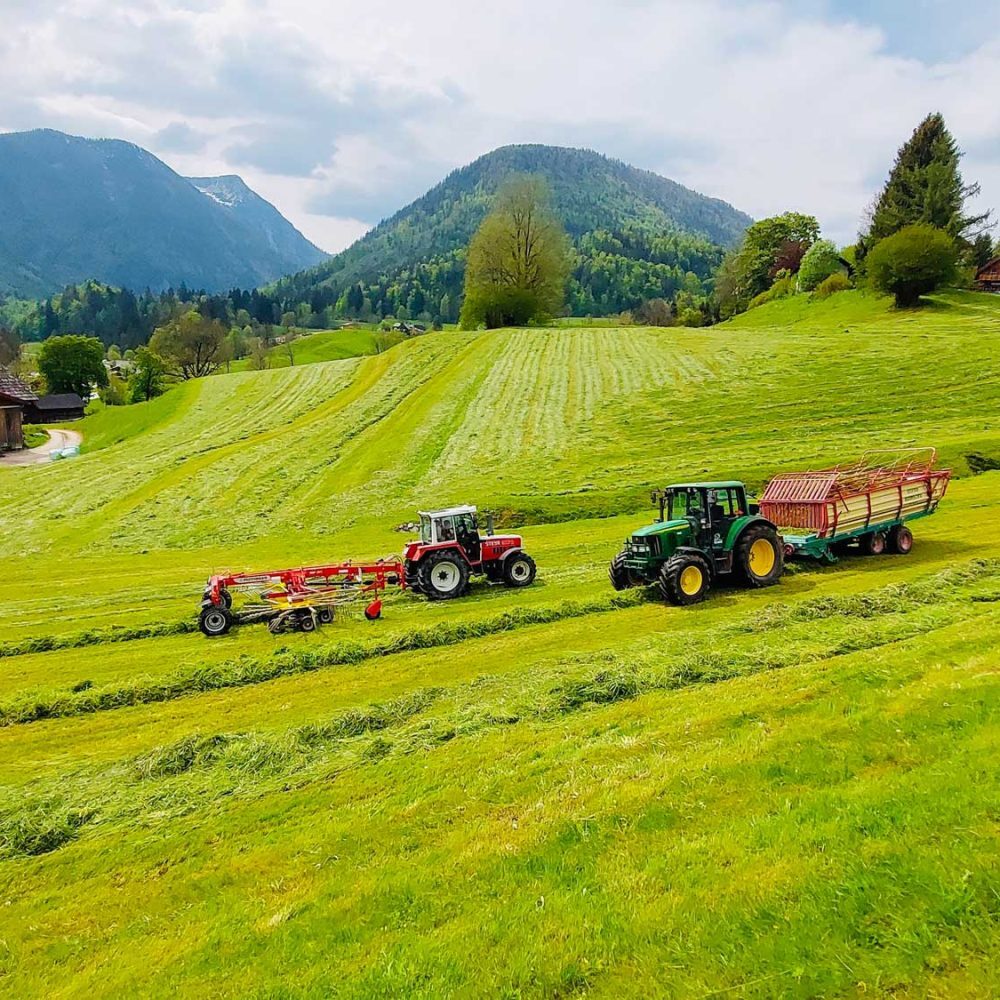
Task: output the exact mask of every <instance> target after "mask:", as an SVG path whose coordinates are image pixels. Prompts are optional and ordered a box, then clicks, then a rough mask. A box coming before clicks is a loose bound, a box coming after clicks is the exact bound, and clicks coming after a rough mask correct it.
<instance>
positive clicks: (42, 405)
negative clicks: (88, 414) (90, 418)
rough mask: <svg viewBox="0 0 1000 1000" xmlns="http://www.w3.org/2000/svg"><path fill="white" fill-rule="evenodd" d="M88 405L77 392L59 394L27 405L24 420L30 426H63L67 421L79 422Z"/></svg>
mask: <svg viewBox="0 0 1000 1000" xmlns="http://www.w3.org/2000/svg"><path fill="white" fill-rule="evenodd" d="M86 405H87V404H86V403H85V402H84V401H83V399H82V398H81V397H80V396H78V395H77V394H76V393H75V392H59V393H56V394H55V395H52V396H42V397H41V399H36V400H35V401H34V402H33V403H27V404H26V405H25V407H24V419H25V420H26V421H27V422H28V423H29V424H61V423H64V422H65V421H67V420H79V419H80V418H81V417H82V416H83V410H84V407H85V406H86Z"/></svg>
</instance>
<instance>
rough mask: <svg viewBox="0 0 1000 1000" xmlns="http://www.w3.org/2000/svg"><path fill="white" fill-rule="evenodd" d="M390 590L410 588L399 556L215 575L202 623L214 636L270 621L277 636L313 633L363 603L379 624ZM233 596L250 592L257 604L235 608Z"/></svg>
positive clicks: (205, 598)
mask: <svg viewBox="0 0 1000 1000" xmlns="http://www.w3.org/2000/svg"><path fill="white" fill-rule="evenodd" d="M389 587H396V588H398V589H399V590H405V589H406V579H405V576H404V573H403V564H402V562H401V561H400V560H399V559H396V558H391V559H379V560H377V561H376V562H371V563H355V562H351V561H348V562H343V563H330V564H328V565H324V566H304V567H299V568H296V569H280V570H268V571H266V572H262V573H225V574H216V575H214V576H212V577H210V578H209V580H208V584H207V585H206V587H205V592H204V594H203V595H202V602H201V615H200V616H199V619H198V625H199V627H200V628H201V631H202V632H203V633H204V634H205V635H207V636H210V637H214V636H219V635H225V634H226V633H227V632H228V631H229V630H230V629H231V628H232V627H233V626H234V625H249V624H252V623H255V622H266V623H267V627H268V630H269V631H270V632H272V633H274V634H278V633H281V632H312V631H314V630H315V629H316V627H317V626H318V625H320V624H329V623H330V622H332V621H333V620H334V616H335V614H336V610H337V609H338V608H341V607H344V606H345V605H348V604H353V603H356V602H361V601H364V600H367V601H368V603H367V605H366V607H365V617H366V618H367V619H368V620H369V621H374V620H375V619H377V618H379V617H381V614H382V595H383V594H384V593H385V591H386V590H387V589H388V588H389ZM234 593H242V594H251V595H253V596H254V598H255V600H252V601H249V602H247V603H246V604H243V605H241V606H240V607H238V608H234V605H233V594H234Z"/></svg>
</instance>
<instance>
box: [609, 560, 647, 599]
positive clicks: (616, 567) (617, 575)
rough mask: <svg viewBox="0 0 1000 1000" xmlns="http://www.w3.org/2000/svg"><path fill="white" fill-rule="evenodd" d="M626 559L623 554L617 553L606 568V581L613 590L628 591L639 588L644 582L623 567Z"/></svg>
mask: <svg viewBox="0 0 1000 1000" xmlns="http://www.w3.org/2000/svg"><path fill="white" fill-rule="evenodd" d="M626 558H627V557H626V555H625V553H624V552H619V553H618V555H616V556H615V557H614V559H612V560H611V564H610V565H609V566H608V579H609V580H610V581H611V586H612V587H614V588H615V590H628V588H629V587H641V586H642V585H643V584H644V583H645V582H646V581H645V580H643V578H642V577H641V576H638V575H637V574H635V573H633V572H632V570H630V569H629V568H628V567H627V566H626V565H625V559H626Z"/></svg>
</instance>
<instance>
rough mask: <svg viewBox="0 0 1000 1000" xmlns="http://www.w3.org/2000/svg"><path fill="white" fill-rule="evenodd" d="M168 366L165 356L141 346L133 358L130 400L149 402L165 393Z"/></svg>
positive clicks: (133, 401) (129, 381) (130, 377)
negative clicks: (162, 356)
mask: <svg viewBox="0 0 1000 1000" xmlns="http://www.w3.org/2000/svg"><path fill="white" fill-rule="evenodd" d="M166 375H167V366H166V363H165V362H164V360H163V358H161V357H160V356H159V355H158V354H156V353H154V352H153V351H151V350H150V349H149V348H148V347H139V348H137V349H136V351H135V355H134V358H133V368H132V374H131V375H129V379H128V389H129V401H130V402H132V403H142V402H149V400H151V399H153V398H154V397H155V396H159V395H161V394H162V393H163V390H164V388H165V386H166Z"/></svg>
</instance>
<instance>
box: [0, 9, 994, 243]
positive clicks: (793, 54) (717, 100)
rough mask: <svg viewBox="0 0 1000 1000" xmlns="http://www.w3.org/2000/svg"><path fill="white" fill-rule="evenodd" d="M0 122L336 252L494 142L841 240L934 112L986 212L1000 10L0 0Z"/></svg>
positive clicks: (990, 200)
mask: <svg viewBox="0 0 1000 1000" xmlns="http://www.w3.org/2000/svg"><path fill="white" fill-rule="evenodd" d="M0 13H2V14H3V18H2V21H0V24H2V30H0V131H12V130H21V129H29V128H39V127H50V128H57V129H61V130H63V131H67V132H72V133H75V134H78V135H86V136H110V137H116V138H122V139H129V140H131V141H133V142H136V143H138V144H140V145H142V146H145V147H146V148H148V149H150V150H152V151H153V152H154V153H156V154H157V155H158V156H160V157H161V158H162V159H164V160H165V161H166V162H167V163H169V164H170V165H171V166H172V167H173V168H174V169H176V170H178V171H180V172H181V173H184V174H189V175H209V174H221V173H238V174H240V175H241V176H242V177H243V178H244V179H245V180H246V181H247V182H248V183H249V184H250V185H251V186H252V187H253V188H254V189H255V190H257V191H258V192H259V193H261V194H262V195H263V196H264V197H266V198H267V199H268V200H270V201H272V202H273V203H274V204H275V205H277V206H278V208H280V209H281V211H282V212H284V213H285V214H286V215H287V216H288V217H289V218H290V219H291V220H292V221H293V222H294V223H295V224H296V225H297V226H298V227H299V228H300V229H301V230H302V231H303V232H304V233H305V234H306V235H307V236H309V237H310V238H311V239H312V240H313V241H314V242H316V243H317V244H319V245H320V246H322V247H323V248H324V249H327V250H331V251H332V250H338V249H340V248H342V247H343V246H345V245H347V244H348V243H349V242H351V241H352V240H353V239H355V238H356V237H357V236H359V235H360V234H361V233H362V232H364V231H365V230H366V229H367V228H369V226H371V225H372V224H374V223H375V222H377V221H378V220H379V219H380V218H382V217H384V216H386V215H389V214H391V213H392V212H394V211H395V210H396V209H397V208H399V207H401V206H402V205H404V204H405V203H407V202H408V201H411V200H412V199H413V198H415V197H417V196H419V195H420V194H422V193H423V192H424V191H425V190H426V189H427V188H428V187H430V186H431V185H432V184H434V183H435V182H436V181H438V180H440V179H441V178H442V177H443V176H444V175H445V174H446V173H447V172H448V171H449V170H451V169H452V168H454V167H456V166H460V165H462V164H464V163H466V162H468V161H470V160H472V159H474V158H475V157H476V156H478V155H480V154H482V153H484V152H487V151H489V150H490V149H493V148H494V147H496V146H499V145H503V144H505V143H512V142H546V143H557V144H562V145H572V146H586V147H590V148H592V149H596V150H599V151H600V152H603V153H607V154H609V155H612V156H615V157H619V158H621V159H623V160H627V161H628V162H630V163H633V164H635V165H637V166H641V167H646V168H648V169H651V170H655V171H657V172H658V173H661V174H664V175H666V176H668V177H672V178H674V179H675V180H679V181H680V182H682V183H684V184H687V185H688V186H690V187H693V188H695V189H696V190H699V191H702V192H704V193H707V194H711V195H715V196H718V197H721V198H724V199H726V200H727V201H729V202H731V203H732V204H734V205H736V206H737V207H738V208H741V209H743V210H745V211H747V212H749V213H750V214H751V215H754V216H756V217H760V216H763V215H768V214H771V213H774V212H778V211H783V210H786V209H797V210H801V211H806V212H811V213H813V214H816V215H818V216H819V218H820V221H821V222H822V224H823V226H824V229H825V230H826V232H827V234H828V235H830V236H832V237H833V238H835V239H838V240H840V241H842V242H847V241H850V240H852V239H853V237H854V234H855V232H856V230H857V226H858V222H859V218H860V216H861V213H862V211H863V209H864V207H865V205H866V204H867V203H868V202H869V201H870V200H871V197H872V195H873V194H874V193H875V191H876V190H877V188H878V186H879V184H880V183H881V181H882V179H883V177H884V175H885V172H886V171H887V169H888V167H889V165H890V163H891V160H892V156H893V154H894V152H895V150H896V148H897V147H898V146H899V144H900V143H901V142H902V141H903V140H904V139H905V138H906V137H907V136H908V135H909V133H910V131H911V130H912V128H913V127H914V126H915V125H916V123H917V122H918V121H919V120H920V119H921V118H922V117H923V116H924V115H925V114H926V113H927V112H928V111H930V110H941V111H942V112H943V113H944V114H945V117H946V119H947V121H948V123H949V125H950V126H951V129H952V131H953V132H954V134H955V136H956V138H957V139H958V141H959V144H960V145H961V147H962V148H963V149H964V150H965V151H966V158H965V162H964V168H963V169H964V172H965V175H966V178H967V180H977V181H979V182H980V183H981V184H982V188H983V193H982V196H981V198H980V204H981V205H982V206H983V207H986V208H1000V99H998V95H1000V17H998V16H997V13H998V10H997V2H996V0H990V2H980V0H966V2H964V3H962V4H955V3H951V2H946V0H869V2H864V0H798V2H795V0H787V2H781V0H771V2H760V3H754V2H742V3H741V2H728V0H586V2H581V0H505V2H502V3H497V2H496V0H491V2H480V0H452V2H448V0H422V2H420V3H414V2H413V0H356V2H353V3H347V2H343V0H129V2H128V3H122V2H119V0H0Z"/></svg>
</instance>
